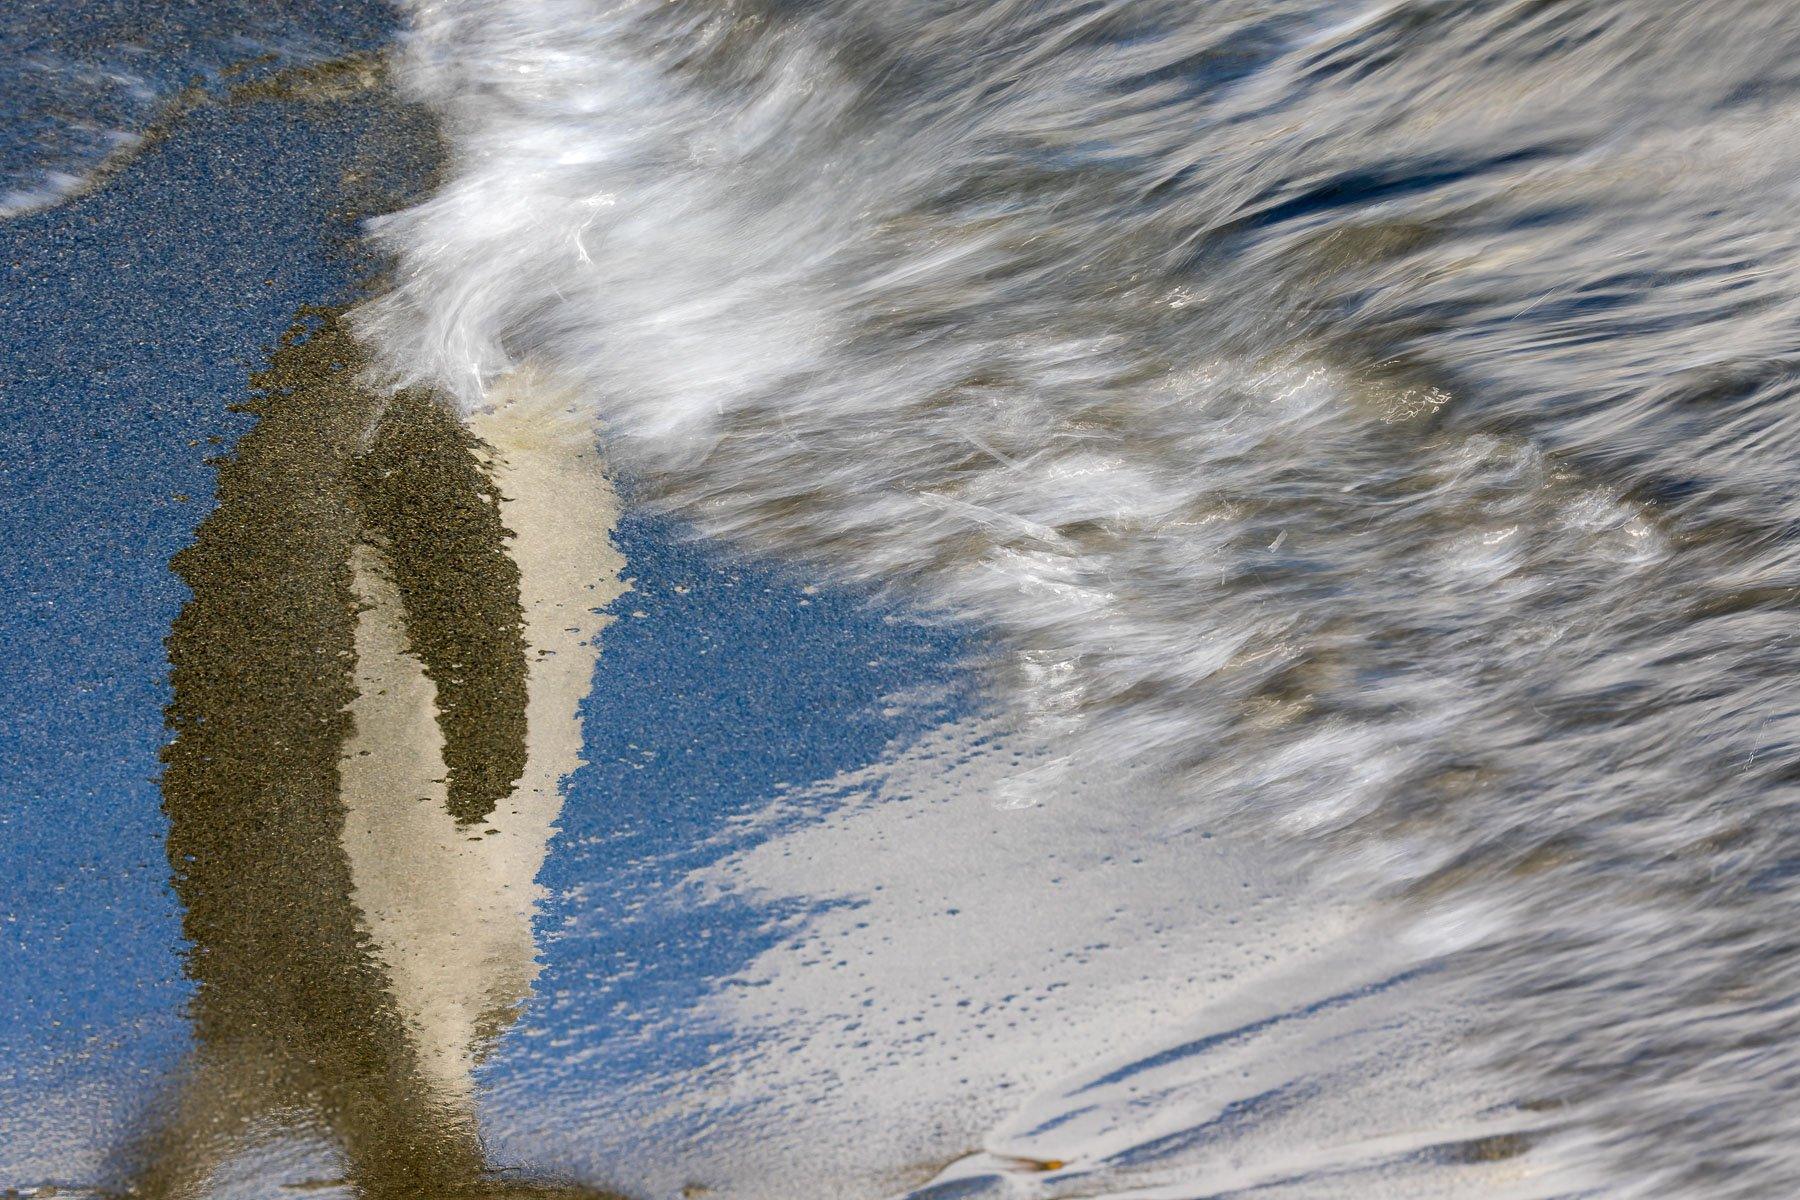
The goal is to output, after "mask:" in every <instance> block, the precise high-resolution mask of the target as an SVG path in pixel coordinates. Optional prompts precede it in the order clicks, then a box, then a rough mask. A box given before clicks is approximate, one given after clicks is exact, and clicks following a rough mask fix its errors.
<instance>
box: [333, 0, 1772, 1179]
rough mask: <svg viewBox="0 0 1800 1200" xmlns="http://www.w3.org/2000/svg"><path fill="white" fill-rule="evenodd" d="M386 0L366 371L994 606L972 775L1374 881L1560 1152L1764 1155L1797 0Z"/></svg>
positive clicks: (798, 539) (824, 562)
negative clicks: (551, 424)
mask: <svg viewBox="0 0 1800 1200" xmlns="http://www.w3.org/2000/svg"><path fill="white" fill-rule="evenodd" d="M412 11H413V21H414V25H413V31H412V33H411V35H410V38H409V41H408V45H407V47H406V51H405V55H404V59H405V62H404V65H403V71H404V72H405V75H406V78H407V80H408V85H409V86H410V88H411V89H412V90H413V92H414V93H415V94H416V95H417V96H419V97H420V98H422V99H424V100H425V101H427V102H429V103H431V104H432V105H434V106H435V107H436V108H437V109H438V110H439V111H440V112H441V114H442V116H443V119H444V122H445V127H446V130H447V132H448V135H449V138H450V145H451V153H452V164H451V169H450V171H449V173H448V177H447V180H446V182H445V183H444V184H443V186H442V188H441V190H440V191H439V192H438V193H437V194H436V195H435V196H434V197H433V198H431V199H429V200H428V201H426V202H424V203H422V204H420V205H419V206H417V207H415V208H413V209H411V210H409V211H406V212H403V213H399V214H396V215H394V216H391V217H388V218H385V219H383V220H382V221H381V222H379V223H378V226H377V234H378V236H379V238H380V239H381V240H382V241H383V242H385V243H386V245H387V246H388V247H390V248H391V250H392V251H393V252H394V253H395V255H396V258H397V262H398V268H397V275H396V279H395V285H394V288H393V290H392V291H391V292H390V293H389V294H388V295H387V296H385V297H384V298H383V299H381V300H379V301H376V302H374V303H372V304H370V305H369V306H367V307H365V308H364V309H363V310H362V312H361V314H360V321H361V326H360V327H361V328H362V330H363V331H364V332H365V333H366V334H367V335H368V337H369V338H370V340H371V341H372V342H373V343H374V345H375V346H376V348H377V351H378V353H379V354H380V355H381V358H382V361H383V363H384V366H385V370H386V372H387V374H388V375H389V376H391V378H392V379H393V380H394V381H397V382H404V383H407V384H424V385H429V386H432V387H435V388H438V389H440V390H441V391H443V392H444V393H446V394H447V395H449V396H452V397H454V398H455V399H456V401H457V402H459V403H460V404H461V405H462V406H463V407H464V408H465V409H467V410H470V411H474V410H479V409H481V408H482V407H483V406H484V405H485V404H486V403H487V399H488V396H489V393H490V390H491V389H493V388H494V387H496V386H498V385H499V384H500V381H502V380H503V379H505V378H506V377H507V376H509V375H510V374H512V373H513V372H515V371H517V370H519V369H521V368H523V367H525V366H527V365H529V367H530V369H531V370H532V371H534V372H541V373H543V374H544V375H546V376H549V377H552V378H554V379H556V380H558V381H559V382H560V383H561V384H563V385H566V386H567V387H569V388H572V389H574V390H575V391H576V392H577V393H578V394H579V395H581V396H582V397H584V398H585V400H586V402H587V403H589V404H590V405H591V408H592V412H593V414H594V416H595V418H596V420H598V421H600V422H603V423H604V425H605V429H606V432H605V439H606V444H607V455H608V458H609V460H610V461H611V462H612V463H614V464H615V465H616V466H617V467H618V468H620V469H621V470H622V471H623V472H624V473H625V474H626V475H627V477H628V478H629V479H630V480H631V481H632V483H633V486H634V487H635V489H636V495H637V496H638V497H639V498H640V499H641V500H643V501H644V502H647V503H654V504H657V505H660V506H665V507H667V508H669V509H671V510H673V511H676V512H678V513H680V514H681V515H682V516H684V517H685V518H686V519H688V520H690V521H691V522H692V523H693V524H694V525H695V526H696V527H697V528H698V529H700V530H701V531H702V532H704V533H706V534H708V535H710V536H715V537H719V538H723V539H726V540H728V541H730V542H732V543H734V544H738V545H741V546H744V547H746V548H748V549H751V550H754V551H756V552H759V553H771V554H776V555H780V556H783V557H786V558H788V559H791V560H793V561H796V562H801V563H806V564H810V565H812V566H813V567H815V568H817V569H820V570H823V571H825V572H827V573H829V574H830V575H832V576H834V577H837V578H842V579H849V580H858V581H871V582H874V583H876V584H878V585H881V586H884V587H888V588H892V589H894V591H895V592H896V593H897V594H901V595H904V596H906V597H908V598H909V599H910V600H912V601H913V602H914V603H916V604H918V605H919V606H921V607H923V608H925V609H928V610H931V611H934V612H939V613H942V614H945V615H949V616H954V617H957V618H963V619H968V620H972V621H974V622H977V623H979V624H980V625H982V626H984V627H986V628H987V629H989V630H991V631H992V632H993V634H994V639H995V642H996V644H998V645H999V646H1001V647H1003V648H1004V653H1003V654H1001V655H1000V656H998V657H997V658H996V661H995V662H994V663H993V664H992V665H993V670H994V679H995V695H996V697H997V698H998V699H999V700H1000V701H1001V702H1002V703H1003V705H1004V707H1005V708H1006V710H1007V711H1008V712H1009V713H1011V714H1013V717H1014V719H1015V721H1016V725H1017V729H1018V731H1019V736H1021V737H1026V738H1030V739H1035V740H1036V742H1037V743H1038V744H1039V745H1040V746H1043V747H1048V748H1049V751H1048V757H1047V758H1046V759H1045V760H1044V761H1045V763H1047V764H1048V765H1039V766H1036V767H1034V768H1033V770H1032V771H1031V772H1030V773H1029V774H1023V775H1019V776H1017V777H1015V778H1013V779H1011V780H1009V781H1007V782H1006V783H1005V784H1004V785H1002V786H1001V787H1000V788H999V791H1000V792H1001V793H1002V795H1003V801H1002V802H1003V803H1008V804H1019V805H1029V804H1032V803H1036V802H1038V801H1040V800H1042V799H1043V798H1044V797H1046V796H1050V795H1052V794H1054V793H1055V791H1056V788H1057V787H1058V780H1059V778H1063V777H1068V776H1077V775H1094V774H1096V773H1098V774H1106V773H1109V772H1112V771H1115V770H1122V769H1130V770H1132V771H1151V772H1155V773H1157V774H1158V775H1159V776H1160V777H1163V778H1166V779H1172V780H1175V781H1177V782H1178V785H1179V786H1178V787H1176V788H1175V789H1174V790H1173V791H1172V792H1170V793H1168V794H1169V795H1172V796H1174V797H1176V799H1174V800H1170V801H1168V802H1166V803H1158V804H1156V805H1153V806H1148V807H1147V809H1146V811H1145V812H1144V813H1143V814H1142V835H1143V837H1144V838H1145V839H1146V840H1154V839H1157V838H1159V837H1162V836H1165V834H1166V833H1167V832H1168V831H1171V830H1181V829H1192V828H1196V827H1200V826H1206V825H1211V824H1213V823H1216V822H1220V821H1225V820H1235V821H1238V822H1242V823H1244V824H1245V825H1246V826H1247V827H1249V828H1253V829H1257V830H1260V831H1262V833H1263V834H1265V835H1267V836H1271V837H1276V838H1280V839H1284V840H1285V842H1286V843H1287V844H1288V845H1291V846H1293V847H1296V848H1299V849H1303V850H1304V851H1305V852H1306V853H1307V854H1309V855H1311V856H1312V858H1311V859H1310V861H1312V862H1314V863H1316V864H1317V869H1318V870H1320V871H1322V872H1326V873H1328V874H1330V875H1331V876H1332V878H1333V879H1334V880H1335V881H1336V883H1337V885H1338V886H1340V887H1342V888H1344V889H1346V890H1347V894H1362V895H1374V896H1378V897H1381V898H1383V901H1384V902H1385V903H1387V904H1390V905H1392V906H1394V907H1395V908H1396V910H1397V911H1399V912H1401V913H1412V914H1415V917H1416V919H1417V920H1418V921H1420V922H1421V924H1420V925H1419V926H1418V928H1420V929H1422V930H1425V931H1427V932H1428V933H1429V934H1430V939H1427V941H1426V942H1424V943H1422V944H1425V945H1427V946H1428V949H1427V950H1424V951H1421V953H1422V954H1424V955H1426V956H1427V957H1438V958H1441V959H1442V960H1443V961H1442V962H1441V963H1440V964H1439V965H1441V966H1444V967H1447V968H1449V970H1448V971H1446V972H1444V975H1445V977H1446V978H1455V979H1456V980H1458V981H1459V983H1458V985H1457V986H1459V987H1467V988H1470V989H1473V990H1472V991H1471V992H1470V993H1469V995H1470V996H1471V997H1472V998H1471V999H1469V1000H1468V1001H1467V1011H1469V1012H1472V1013H1476V1014H1478V1020H1477V1021H1476V1025H1477V1028H1476V1029H1475V1030H1473V1031H1472V1032H1471V1033H1470V1035H1469V1036H1470V1037H1471V1038H1472V1039H1473V1042H1472V1043H1471V1044H1474V1045H1479V1046H1480V1047H1481V1048H1482V1050H1483V1053H1484V1054H1485V1056H1486V1058H1485V1061H1486V1062H1487V1064H1488V1067H1487V1069H1491V1070H1496V1071H1498V1072H1500V1073H1501V1074H1502V1076H1503V1077H1504V1078H1506V1079H1509V1080H1512V1081H1514V1082H1513V1085H1512V1092H1513V1094H1514V1095H1515V1097H1516V1099H1517V1100H1518V1101H1519V1102H1520V1104H1521V1105H1522V1108H1523V1110H1525V1111H1530V1112H1535V1113H1539V1114H1544V1116H1543V1122H1544V1124H1546V1125H1554V1126H1555V1127H1556V1128H1558V1129H1560V1130H1562V1131H1563V1133H1562V1136H1561V1139H1560V1141H1559V1143H1558V1144H1559V1145H1561V1146H1562V1148H1563V1151H1564V1153H1565V1155H1566V1156H1567V1157H1566V1161H1567V1162H1569V1163H1572V1164H1576V1165H1575V1166H1570V1167H1569V1168H1568V1170H1569V1172H1570V1173H1569V1175H1568V1176H1567V1178H1570V1179H1573V1178H1574V1177H1575V1173H1576V1166H1580V1167H1581V1168H1584V1169H1585V1170H1588V1171H1592V1172H1594V1173H1595V1177H1596V1178H1598V1179H1600V1180H1601V1182H1600V1183H1599V1184H1598V1185H1596V1186H1595V1190H1594V1192H1593V1194H1604V1195H1609V1196H1612V1195H1617V1196H1638V1195H1642V1196H1658V1197H1680V1196H1693V1197H1707V1198H1709V1200H1726V1198H1730V1197H1773V1196H1783V1195H1791V1194H1796V1193H1800V1154H1796V1152H1795V1151H1794V1149H1793V1147H1794V1144H1795V1142H1794V1134H1795V1132H1796V1126H1797V1125H1800V1106H1796V1104H1795V1103H1794V1100H1793V1096H1794V1095H1795V1093H1796V1087H1797V1086H1800V1052H1797V1051H1796V1050H1795V1049H1794V1046H1793V1042H1792V1038H1791V1030H1792V1028H1793V1027H1794V1023H1795V1021H1796V1020H1797V1019H1800V1011H1797V1010H1800V1004H1797V1003H1796V989H1797V988H1800V945H1797V944H1796V940H1797V938H1800V934H1796V933H1795V931H1794V928H1793V921H1792V919H1791V918H1792V913H1793V911H1794V906H1795V903H1796V900H1797V899H1800V868H1797V866H1796V864H1800V833H1797V832H1796V828H1795V825H1794V821H1793V817H1792V813H1793V810H1794V806H1795V804H1796V801H1797V799H1800V791H1797V789H1796V784H1797V783H1800V759H1797V757H1796V746H1797V740H1796V739H1797V738H1800V711H1797V709H1796V705H1795V702H1794V700H1793V698H1792V696H1793V692H1792V688H1793V680H1794V679H1795V678H1796V676H1797V674H1800V648H1796V645H1795V642H1794V636H1793V630H1794V628H1795V625H1794V618H1795V616H1796V609H1797V608H1800V604H1797V598H1800V558H1797V556H1796V541H1795V533H1794V531H1795V529H1796V528H1800V523H1797V522H1800V484H1797V483H1796V481H1797V480H1800V473H1797V472H1796V471H1795V470H1794V469H1793V465H1794V461H1795V457H1796V450H1797V449H1800V408H1797V407H1796V405H1795V402H1794V399H1795V396H1794V394H1795V391H1796V381H1797V378H1800V371H1797V368H1800V359H1797V358H1796V356H1795V347H1796V346H1797V345H1800V336H1797V333H1800V329H1797V326H1800V293H1797V292H1796V289H1795V287H1794V285H1793V282H1792V280H1793V279H1794V277H1795V270H1796V267H1797V266H1800V233H1797V232H1796V228H1795V225H1794V222H1793V220H1792V216H1791V213H1792V205H1793V200H1794V195H1795V183H1794V180H1795V179H1796V178H1800V137H1797V136H1796V134H1795V132H1794V131H1795V130H1797V129H1800V70H1797V69H1796V67H1795V65H1794V64H1795V63H1797V62H1800V12H1797V11H1796V10H1795V8H1794V7H1793V6H1792V5H1790V4H1786V3H1781V2H1779V0H1766V2H1765V0H1706V2H1700V0H1654V2H1652V0H1643V2H1637V0H1565V2H1563V3H1548V2H1545V0H1501V2H1498V3H1496V2H1493V0H1382V2H1378V3H1366V2H1364V3H1339V2H1335V0H1215V2H1214V3H1209V4H1204V5H1198V4H1193V3H1190V2H1186V0H1110V2H1109V0H1085V2H1074V0H995V2H994V3H988V4H980V5H971V4H951V3H945V2H943V0H889V2H887V3H880V4H876V3H868V2H866V0H814V2H805V0H743V2H739V3H729V2H724V0H656V2H654V3H652V2H650V0H607V2H602V0H532V2H530V3H526V2H524V0H434V2H431V3H425V2H423V0H419V2H417V3H415V4H414V5H413V10H412ZM1158 794H1159V795H1162V794H1163V793H1161V792H1159V793H1158ZM1432 939H1435V940H1432ZM945 1194H949V1193H945ZM1133 1194H1136V1193H1133ZM1182 1194H1189V1193H1182ZM1284 1194H1286V1193H1284ZM1325 1194H1330V1193H1329V1191H1327V1192H1326V1193H1325ZM1393 1194H1399V1193H1397V1192H1396V1193H1393Z"/></svg>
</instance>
